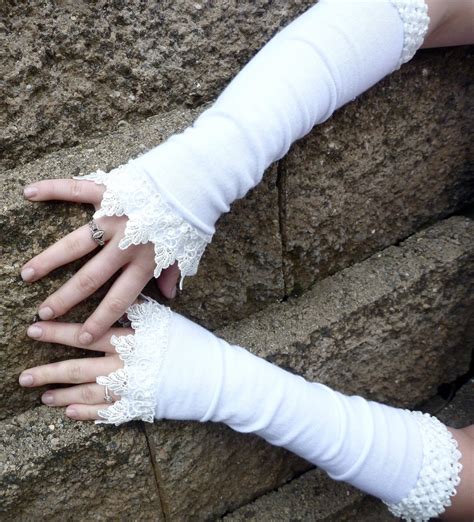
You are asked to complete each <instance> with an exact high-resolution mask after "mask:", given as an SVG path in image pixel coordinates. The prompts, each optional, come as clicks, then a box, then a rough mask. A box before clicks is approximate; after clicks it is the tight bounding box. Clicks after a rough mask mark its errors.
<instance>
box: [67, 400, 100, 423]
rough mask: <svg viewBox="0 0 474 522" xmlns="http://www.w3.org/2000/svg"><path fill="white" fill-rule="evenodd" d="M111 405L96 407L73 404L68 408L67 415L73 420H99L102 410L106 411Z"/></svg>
mask: <svg viewBox="0 0 474 522" xmlns="http://www.w3.org/2000/svg"><path fill="white" fill-rule="evenodd" d="M108 406H110V404H106V403H104V404H96V405H95V406H92V405H88V404H71V405H70V406H68V407H67V408H66V415H67V416H68V417H69V418H70V419H73V420H81V421H87V420H99V419H101V418H102V417H100V416H99V411H100V410H106V409H107V407H108Z"/></svg>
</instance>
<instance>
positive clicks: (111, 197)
mask: <svg viewBox="0 0 474 522" xmlns="http://www.w3.org/2000/svg"><path fill="white" fill-rule="evenodd" d="M75 179H81V180H89V181H94V182H95V183H97V184H99V185H105V187H106V190H105V192H104V195H103V197H102V203H101V208H100V209H99V210H98V211H97V212H96V213H95V214H94V218H96V219H97V218H99V217H102V216H123V215H126V216H127V217H128V222H127V225H126V228H125V234H124V237H123V238H122V240H121V241H120V243H119V247H120V248H121V249H126V248H128V247H129V246H130V245H139V244H142V243H148V242H149V241H151V242H152V243H153V244H154V247H155V263H156V267H155V271H154V276H155V277H159V275H160V274H161V271H162V270H163V269H165V268H168V267H169V266H171V265H172V264H173V263H174V262H175V261H177V262H178V267H179V269H180V271H181V282H180V288H182V281H183V279H184V277H185V276H190V275H194V274H196V272H197V269H198V265H199V261H200V259H201V256H202V254H203V253H204V250H205V248H206V245H207V244H208V243H210V242H211V239H212V237H211V236H209V235H207V234H203V233H201V232H200V231H198V230H197V229H196V228H194V227H193V226H191V225H190V224H189V223H187V222H186V221H185V220H184V219H183V218H182V217H181V216H179V215H178V214H177V213H176V212H175V211H174V210H173V209H172V208H171V207H170V205H168V203H167V202H166V201H165V199H164V198H163V196H162V195H161V194H160V193H159V192H157V191H156V189H155V188H154V187H152V186H151V185H150V182H149V180H148V178H147V176H146V175H145V174H144V173H142V172H140V171H138V170H135V169H134V168H133V167H131V166H130V165H122V166H120V167H118V168H116V169H113V170H111V171H110V172H109V173H106V172H104V171H103V170H98V171H96V172H93V173H92V174H88V175H86V176H76V177H75Z"/></svg>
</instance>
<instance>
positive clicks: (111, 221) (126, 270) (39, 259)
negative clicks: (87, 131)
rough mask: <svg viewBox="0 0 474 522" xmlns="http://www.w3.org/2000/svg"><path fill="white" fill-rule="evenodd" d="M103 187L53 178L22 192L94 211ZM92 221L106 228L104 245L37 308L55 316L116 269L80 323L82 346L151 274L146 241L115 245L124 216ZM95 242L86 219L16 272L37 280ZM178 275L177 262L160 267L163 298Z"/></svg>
mask: <svg viewBox="0 0 474 522" xmlns="http://www.w3.org/2000/svg"><path fill="white" fill-rule="evenodd" d="M103 192H104V187H102V186H99V185H96V184H95V183H94V182H92V181H86V180H72V179H56V180H45V181H39V182H37V183H34V184H32V185H29V186H28V187H26V188H25V191H24V194H25V197H26V198H28V199H29V200H30V201H49V200H62V201H71V202H74V203H90V204H92V205H94V207H95V208H96V210H97V208H99V207H100V202H101V200H102V194H103ZM96 222H97V224H98V226H99V227H100V228H101V229H103V230H104V231H105V237H104V240H105V242H106V245H105V246H104V247H103V248H101V249H100V250H98V253H97V254H96V255H95V256H94V257H93V258H92V259H91V260H90V261H88V262H87V263H86V264H85V265H84V266H83V267H82V268H81V269H80V270H79V271H78V272H77V274H75V275H74V276H73V277H72V278H71V279H70V280H69V281H67V282H66V283H65V284H64V285H63V286H62V287H61V288H59V290H57V291H56V292H54V293H53V294H51V295H50V296H49V297H48V298H47V299H46V300H45V301H44V302H43V303H41V304H40V306H39V309H38V315H39V316H40V318H41V319H43V320H46V321H49V320H51V319H54V318H56V317H60V316H61V315H63V314H65V313H66V312H67V311H68V310H70V309H71V308H72V307H73V306H75V305H76V304H77V303H79V302H81V301H83V300H84V299H86V298H87V297H89V296H90V295H91V294H93V293H94V292H95V291H96V290H97V289H98V288H100V287H101V286H102V285H103V284H104V283H106V282H107V281H108V280H109V279H110V278H111V277H112V276H113V275H114V274H115V273H117V272H118V271H120V270H121V271H122V273H121V275H120V276H119V277H118V279H117V280H116V281H115V282H114V284H113V285H112V287H111V288H110V290H109V292H108V293H107V295H106V296H105V298H104V299H103V301H102V302H101V303H100V305H99V306H98V308H97V309H96V311H95V312H94V313H93V314H92V315H91V316H90V317H89V318H88V319H87V321H86V322H85V323H84V325H83V326H82V329H81V332H80V342H81V345H82V346H86V345H89V344H91V343H92V342H93V341H94V340H96V339H99V338H100V337H101V336H102V335H103V334H104V333H105V332H106V331H107V330H108V328H110V326H111V325H112V324H113V323H114V322H115V321H117V319H119V318H120V317H121V316H122V315H123V314H124V313H125V311H126V310H127V308H128V307H129V306H130V305H131V304H132V303H133V302H134V301H135V299H136V298H137V296H138V295H139V293H140V292H141V291H142V290H143V288H144V287H145V285H146V284H147V282H148V281H149V280H150V279H151V278H152V277H153V269H154V249H153V245H152V244H151V243H147V244H144V245H134V246H131V247H129V248H127V249H126V250H121V249H119V247H118V244H119V242H120V240H121V238H122V237H123V235H124V230H125V225H126V223H127V218H126V217H125V216H122V217H117V216H112V217H103V218H99V219H97V220H96ZM97 247H98V245H97V243H96V242H95V241H94V240H93V239H92V238H91V231H90V229H89V226H88V225H87V224H86V225H84V226H82V227H80V228H78V229H77V230H75V231H74V232H72V233H71V234H69V235H67V236H66V237H64V238H63V239H60V240H59V241H58V242H57V243H55V244H54V245H52V246H51V247H49V248H48V249H46V250H45V251H44V252H42V253H41V254H39V255H38V256H36V257H34V258H33V259H31V260H30V261H28V262H27V263H26V264H25V265H24V266H23V268H22V270H21V276H22V278H23V280H24V281H26V282H28V283H31V282H34V281H38V280H39V279H41V278H42V277H44V276H45V275H47V274H49V272H51V271H52V270H54V269H56V268H58V267H60V266H62V265H65V264H67V263H70V262H71V261H74V260H76V259H79V258H80V257H82V256H84V255H86V254H89V253H90V252H92V251H93V250H95V249H96V248H97ZM178 277H179V269H178V267H177V265H176V264H175V265H173V266H170V267H169V268H167V269H166V270H163V272H162V274H161V276H160V277H159V279H158V287H159V289H160V290H161V292H162V294H163V295H164V296H165V297H168V298H173V297H174V296H175V295H176V284H177V281H178Z"/></svg>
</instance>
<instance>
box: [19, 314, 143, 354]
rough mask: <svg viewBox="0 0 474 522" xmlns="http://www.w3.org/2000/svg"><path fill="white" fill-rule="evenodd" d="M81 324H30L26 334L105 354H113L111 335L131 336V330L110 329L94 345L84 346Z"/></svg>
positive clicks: (48, 341) (53, 322) (51, 322)
mask: <svg viewBox="0 0 474 522" xmlns="http://www.w3.org/2000/svg"><path fill="white" fill-rule="evenodd" d="M81 328H82V324H79V323H76V324H74V323H59V322H55V321H50V322H48V321H44V322H38V323H35V324H32V325H31V326H30V327H29V328H28V330H27V334H28V336H29V337H31V338H33V339H36V340H38V341H42V342H45V343H54V344H63V345H66V346H73V347H74V348H84V349H86V350H94V351H99V352H105V353H115V349H114V347H113V346H112V344H111V342H110V339H111V337H112V336H113V335H116V336H118V337H120V336H122V335H131V334H133V330H132V329H131V328H111V329H110V330H109V331H108V332H107V333H105V334H104V335H103V336H102V337H101V338H100V339H97V341H96V342H95V343H92V344H90V345H88V346H84V345H82V344H81V343H80V341H79V332H80V331H81Z"/></svg>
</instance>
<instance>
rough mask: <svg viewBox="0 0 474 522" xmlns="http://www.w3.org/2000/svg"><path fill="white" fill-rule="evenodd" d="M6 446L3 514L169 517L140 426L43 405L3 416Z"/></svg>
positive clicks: (1, 468)
mask: <svg viewBox="0 0 474 522" xmlns="http://www.w3.org/2000/svg"><path fill="white" fill-rule="evenodd" d="M0 447H1V448H2V451H1V452H0V519H2V520H9V519H11V520H16V521H27V520H39V519H42V520H52V521H56V520H57V521H64V520H79V521H89V520H117V519H120V520H155V521H159V520H164V519H163V517H162V515H161V507H160V500H159V497H158V493H157V485H156V479H155V476H154V474H153V468H152V466H151V465H150V455H149V452H148V449H147V445H146V439H145V436H144V433H143V430H142V429H140V428H139V426H138V425H130V426H127V427H121V428H120V429H114V428H111V427H110V426H109V427H106V428H103V427H99V426H96V425H94V424H92V423H77V422H74V421H70V420H68V419H66V418H65V417H64V415H63V413H62V412H60V411H58V410H53V409H48V408H46V407H40V408H36V409H34V410H32V411H29V412H27V413H25V414H22V415H18V416H16V417H11V418H10V419H8V420H4V421H2V422H1V423H0ZM5 448H8V451H3V449H5Z"/></svg>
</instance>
